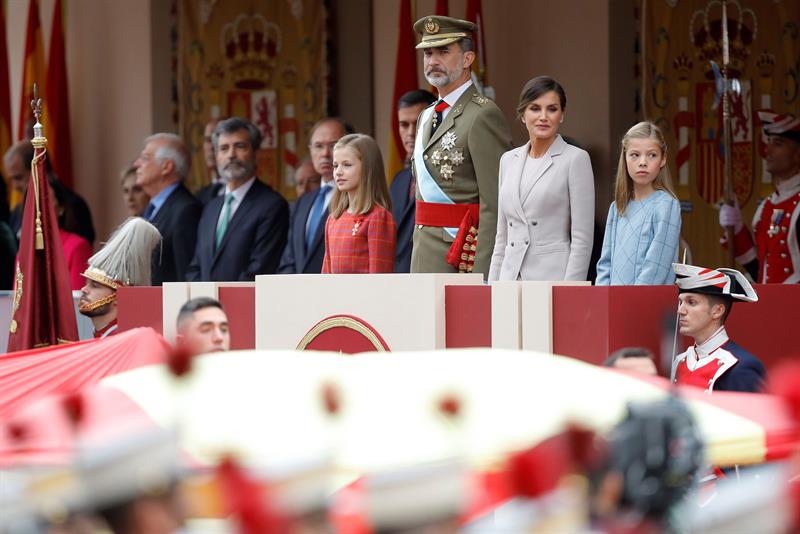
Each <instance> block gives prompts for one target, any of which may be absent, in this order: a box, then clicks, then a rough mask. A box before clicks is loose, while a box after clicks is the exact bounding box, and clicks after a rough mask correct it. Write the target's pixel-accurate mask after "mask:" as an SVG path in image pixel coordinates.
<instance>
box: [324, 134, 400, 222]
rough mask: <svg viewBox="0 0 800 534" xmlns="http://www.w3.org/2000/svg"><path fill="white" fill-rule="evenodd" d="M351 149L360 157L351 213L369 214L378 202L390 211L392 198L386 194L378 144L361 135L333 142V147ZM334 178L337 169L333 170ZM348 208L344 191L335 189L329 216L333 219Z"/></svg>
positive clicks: (387, 189)
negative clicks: (359, 177) (357, 183)
mask: <svg viewBox="0 0 800 534" xmlns="http://www.w3.org/2000/svg"><path fill="white" fill-rule="evenodd" d="M345 147H348V148H351V149H352V150H353V152H355V153H356V156H357V157H358V159H360V160H361V183H360V184H359V186H358V191H357V192H356V200H355V206H353V212H354V213H356V214H358V215H361V214H364V213H368V212H369V211H370V210H371V209H372V207H373V206H374V205H375V204H377V205H378V206H381V207H382V208H384V209H386V210H388V211H391V210H392V201H391V199H390V197H389V186H388V185H387V183H386V172H385V171H384V170H383V157H382V156H381V150H380V148H378V143H376V142H375V140H374V139H373V138H372V137H370V136H368V135H364V134H358V133H356V134H350V135H345V136H344V137H342V138H341V139H339V141H337V142H336V145H334V147H333V150H334V152H335V151H336V150H339V149H340V148H345ZM334 179H336V171H334ZM349 207H350V201H349V198H348V196H347V193H343V192H341V191H339V189H338V188H337V189H335V190H334V191H333V198H332V199H331V215H332V216H333V218H334V219H338V218H339V216H340V215H341V214H342V213H344V212H345V211H346V210H347V209H348V208H349Z"/></svg>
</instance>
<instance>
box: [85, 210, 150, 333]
mask: <svg viewBox="0 0 800 534" xmlns="http://www.w3.org/2000/svg"><path fill="white" fill-rule="evenodd" d="M160 241H161V234H160V233H159V232H158V229H157V228H156V227H155V226H153V225H152V224H150V223H149V222H147V221H145V220H144V219H142V218H140V217H131V218H130V219H128V220H127V221H125V222H124V223H123V224H122V225H121V226H120V227H119V228H117V229H116V230H115V231H114V233H113V234H112V235H111V239H109V240H108V243H106V245H105V246H104V247H103V248H102V249H100V251H99V252H97V253H96V254H95V255H94V256H92V257H91V258H89V261H88V264H89V266H88V267H87V269H86V270H85V271H84V272H83V273H82V276H83V277H84V278H86V284H85V285H84V286H83V288H81V298H80V301H79V302H78V311H79V312H80V313H81V314H82V315H85V316H86V317H89V318H90V319H91V320H92V324H93V325H94V337H95V339H97V338H104V337H107V336H110V335H113V334H115V333H116V332H117V289H119V288H120V287H125V286H149V285H150V283H151V279H150V273H151V264H150V262H151V259H152V254H153V250H155V247H156V246H157V245H158V244H159V242H160Z"/></svg>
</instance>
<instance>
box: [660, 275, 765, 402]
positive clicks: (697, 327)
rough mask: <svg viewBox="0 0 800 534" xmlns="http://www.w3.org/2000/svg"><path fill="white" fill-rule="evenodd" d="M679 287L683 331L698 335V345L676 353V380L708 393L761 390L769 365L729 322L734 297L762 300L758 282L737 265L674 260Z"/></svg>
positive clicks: (685, 334)
mask: <svg viewBox="0 0 800 534" xmlns="http://www.w3.org/2000/svg"><path fill="white" fill-rule="evenodd" d="M672 267H673V269H674V270H675V275H676V276H677V279H676V281H675V283H676V284H677V285H678V300H679V305H678V325H679V329H680V333H681V334H683V335H684V336H690V337H692V338H694V342H695V343H694V345H692V346H691V347H689V348H688V349H687V350H686V352H684V353H683V354H680V355H678V356H677V357H676V359H675V363H674V365H673V381H674V382H677V383H678V384H685V385H691V386H697V387H700V388H703V389H705V390H706V391H707V392H708V393H711V392H712V391H714V390H719V391H750V392H757V391H760V390H761V389H762V387H763V384H764V377H765V374H766V372H765V370H764V365H763V364H762V363H761V361H759V359H758V358H756V357H755V356H753V355H752V354H750V353H749V352H747V351H746V350H745V349H743V348H742V347H740V346H739V345H737V344H736V343H734V342H733V341H732V340H731V339H730V338H729V337H728V332H727V331H726V330H725V320H726V319H727V317H728V314H730V312H731V308H732V307H733V302H734V300H739V301H744V302H756V301H757V300H758V296H757V295H756V292H755V290H754V289H753V286H751V285H750V283H749V282H748V281H747V279H746V278H745V277H744V275H743V274H742V273H740V272H739V271H737V270H735V269H723V268H720V269H705V268H703V267H695V266H693V265H684V264H680V263H673V264H672Z"/></svg>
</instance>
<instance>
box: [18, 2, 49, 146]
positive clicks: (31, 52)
mask: <svg viewBox="0 0 800 534" xmlns="http://www.w3.org/2000/svg"><path fill="white" fill-rule="evenodd" d="M44 77H45V67H44V46H43V45H42V25H41V23H40V22H39V2H38V1H37V0H30V4H28V29H27V30H26V31H25V56H24V57H23V59H22V90H21V91H20V96H19V100H20V104H19V123H18V128H17V141H20V140H22V139H31V138H32V137H33V124H34V122H36V120H35V119H34V117H33V112H32V111H31V100H32V99H33V84H38V86H39V95H41V96H44V95H45V94H47V93H46V92H45V91H46V89H47V88H46V87H45V86H44V85H45V78H44ZM43 124H47V122H46V121H45V122H44V123H43Z"/></svg>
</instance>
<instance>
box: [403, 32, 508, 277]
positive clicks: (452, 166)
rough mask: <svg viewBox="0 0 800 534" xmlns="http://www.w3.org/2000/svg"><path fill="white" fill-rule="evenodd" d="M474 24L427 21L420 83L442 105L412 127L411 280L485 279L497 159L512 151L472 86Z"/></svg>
mask: <svg viewBox="0 0 800 534" xmlns="http://www.w3.org/2000/svg"><path fill="white" fill-rule="evenodd" d="M475 28H476V26H475V24H473V23H472V22H468V21H465V20H459V19H454V18H449V17H424V18H422V19H420V20H418V21H417V22H416V23H415V24H414V31H416V32H417V33H418V34H420V35H421V36H422V40H421V42H420V43H419V44H418V45H417V48H421V49H422V50H423V52H424V61H423V64H424V70H425V78H426V79H427V80H428V83H430V84H431V85H433V86H434V87H436V88H437V90H438V93H439V95H438V96H439V100H438V101H437V102H436V103H435V104H434V105H433V106H431V107H428V108H426V109H425V110H424V111H423V112H422V114H421V115H420V118H419V120H418V121H417V124H419V125H420V126H419V128H417V140H416V143H415V148H414V155H413V164H412V167H413V171H414V176H415V177H416V180H417V193H416V200H417V211H416V227H415V228H414V246H413V252H412V255H411V272H412V273H430V272H439V273H449V272H473V271H474V272H479V273H483V275H484V277H485V276H486V275H487V273H488V272H489V264H490V263H491V257H492V249H493V248H494V237H495V234H496V232H497V187H498V185H497V184H498V178H497V173H498V166H499V163H500V156H501V155H502V154H503V152H505V151H507V150H508V149H509V148H510V147H511V133H510V131H509V127H508V122H507V121H506V119H505V117H504V116H503V113H502V112H501V111H500V109H499V108H498V107H497V105H496V104H495V103H494V102H492V101H491V100H489V99H488V98H486V97H483V96H481V95H480V94H479V93H478V91H477V89H476V88H475V86H474V85H473V83H472V80H471V71H470V66H471V65H472V62H473V61H474V60H475V52H474V51H473V42H472V37H471V36H472V32H473V31H475Z"/></svg>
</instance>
